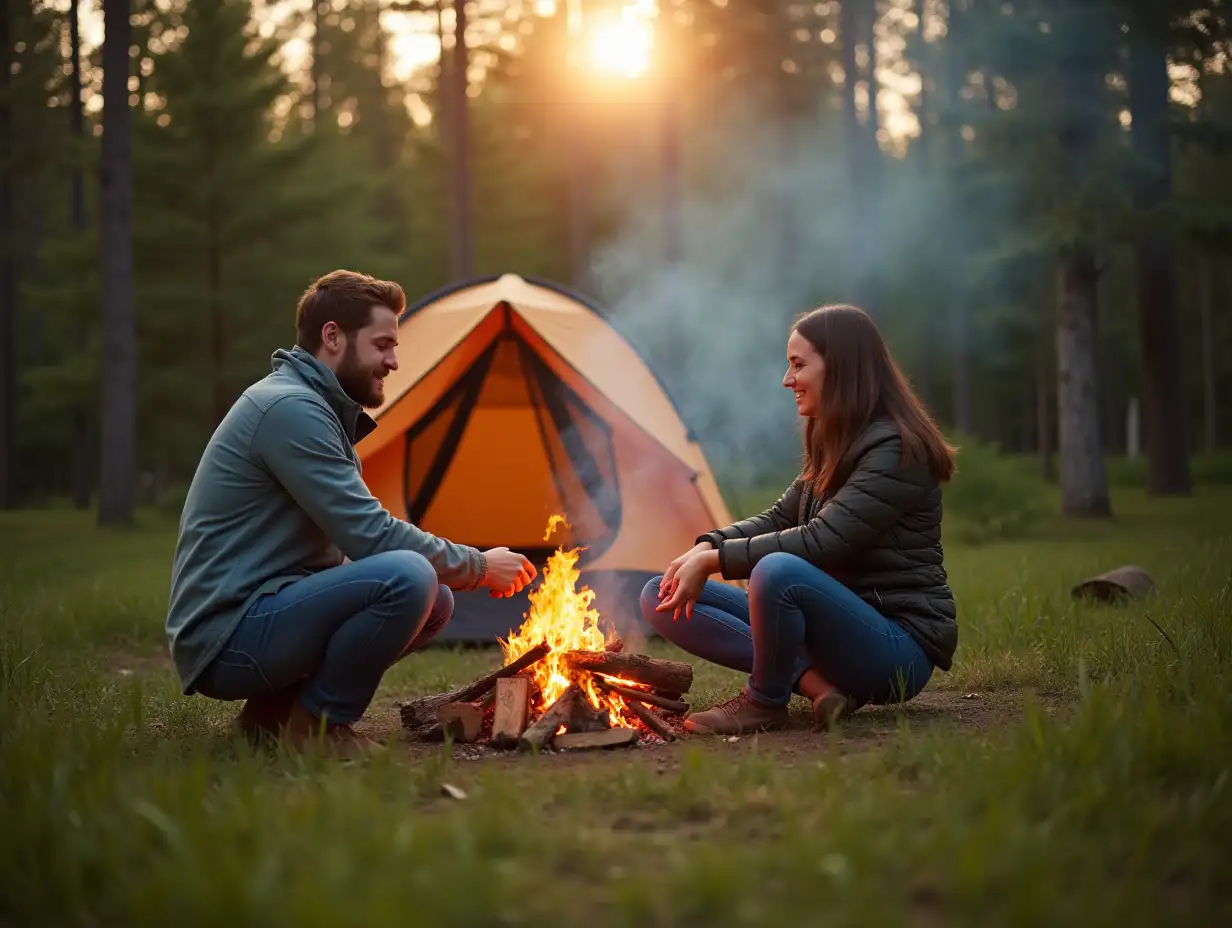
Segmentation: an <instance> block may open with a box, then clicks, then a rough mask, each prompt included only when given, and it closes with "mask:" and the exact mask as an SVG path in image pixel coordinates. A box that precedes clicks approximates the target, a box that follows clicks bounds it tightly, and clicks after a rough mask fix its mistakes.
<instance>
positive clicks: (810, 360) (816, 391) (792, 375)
mask: <svg viewBox="0 0 1232 928" xmlns="http://www.w3.org/2000/svg"><path fill="white" fill-rule="evenodd" d="M825 372H826V362H825V361H823V360H822V358H821V355H820V354H818V353H817V349H816V348H814V347H813V345H812V343H811V342H810V341H809V340H808V339H807V338H805V337H804V336H803V335H801V334H800V333H799V332H796V331H793V332H792V333H791V337H790V338H788V339H787V373H786V374H785V375H784V376H783V386H785V387H786V388H787V389H788V390H790V391H792V393H794V394H795V397H796V411H797V412H798V413H799V414H800V415H802V416H804V417H805V418H808V419H816V418H817V417H818V416H820V415H821V380H822V377H823V376H824V374H825Z"/></svg>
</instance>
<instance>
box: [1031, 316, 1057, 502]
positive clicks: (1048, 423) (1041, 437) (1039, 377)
mask: <svg viewBox="0 0 1232 928" xmlns="http://www.w3.org/2000/svg"><path fill="white" fill-rule="evenodd" d="M1049 360H1050V359H1049V357H1048V338H1047V337H1046V336H1041V337H1040V338H1039V339H1038V341H1037V343H1036V349H1035V427H1036V435H1035V450H1036V453H1037V454H1038V455H1039V469H1040V476H1041V477H1043V478H1044V480H1046V481H1051V480H1052V479H1053V476H1054V472H1053V468H1052V416H1051V415H1050V414H1049V409H1050V407H1051V406H1052V390H1051V389H1049V384H1050V383H1051V382H1052V370H1051V367H1052V365H1051V364H1050V363H1049Z"/></svg>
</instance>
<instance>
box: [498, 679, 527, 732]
mask: <svg viewBox="0 0 1232 928" xmlns="http://www.w3.org/2000/svg"><path fill="white" fill-rule="evenodd" d="M529 715H530V678H529V677H502V678H501V679H499V680H497V681H496V714H495V715H494V716H493V717H492V743H493V744H495V745H496V746H497V747H500V748H509V747H514V746H515V745H516V744H517V743H518V739H519V738H521V737H522V732H524V731H526V722H527V717H528V716H529Z"/></svg>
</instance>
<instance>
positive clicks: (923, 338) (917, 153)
mask: <svg viewBox="0 0 1232 928" xmlns="http://www.w3.org/2000/svg"><path fill="white" fill-rule="evenodd" d="M912 9H913V11H914V12H915V15H916V21H917V25H916V31H917V33H918V35H917V36H916V40H917V41H918V43H919V47H920V53H919V57H918V58H916V60H915V61H914V62H913V64H914V66H915V70H916V73H917V74H920V75H921V81H920V99H919V105H918V106H917V109H916V112H917V113H918V114H919V119H920V135H919V138H917V139H916V140H915V142H914V143H913V144H912V146H911V151H912V153H913V155H914V160H915V176H916V178H917V180H918V182H919V183H920V185H921V189H923V186H924V184H925V183H926V181H927V180H928V178H929V176H930V172H931V170H932V167H931V163H930V162H931V160H932V159H931V158H930V157H929V156H930V152H929V145H930V144H931V143H932V133H931V132H930V131H929V128H928V114H929V110H928V90H927V80H926V78H927V71H928V66H927V63H926V61H925V58H924V52H923V47H924V29H925V19H926V14H927V4H926V3H925V2H924V0H914V3H913V6H912ZM934 305H935V304H930V305H929V306H928V307H926V308H924V310H923V312H921V314H920V327H921V330H920V343H921V344H920V347H921V351H920V368H919V386H918V389H919V393H920V398H921V399H922V400H923V401H924V404H925V405H926V406H928V407H929V409H930V410H931V411H932V412H934V413H935V412H936V409H937V359H936V353H937V341H938V339H937V335H936V325H935V322H934V313H933V311H932V308H933V306H934Z"/></svg>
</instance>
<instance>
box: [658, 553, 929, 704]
mask: <svg viewBox="0 0 1232 928" xmlns="http://www.w3.org/2000/svg"><path fill="white" fill-rule="evenodd" d="M662 579H663V578H662V577H655V578H654V579H653V580H651V581H650V582H649V583H647V584H646V587H645V589H643V590H642V599H641V606H642V615H643V616H644V617H645V619H646V621H647V622H648V623H649V624H650V625H651V627H653V628H654V629H655V630H656V631H658V632H659V634H661V635H662V636H663V637H664V638H666V639H667V640H668V641H670V642H672V643H673V644H675V645H677V646H679V647H681V648H683V649H684V650H685V651H688V652H689V653H690V654H694V655H696V656H698V657H700V658H703V659H705V660H708V661H711V662H712V663H715V664H721V665H722V666H724V667H730V668H732V669H733V670H740V671H743V672H746V673H748V674H749V682H748V693H749V696H751V697H752V698H753V699H754V700H755V701H757V702H759V703H762V704H764V705H769V706H783V705H786V704H787V703H788V702H789V701H790V700H791V695H792V692H793V691H795V690H796V686H797V684H798V683H799V680H800V677H801V676H802V675H803V673H804V671H805V670H807V669H808V668H809V667H813V668H815V669H816V670H817V671H818V673H820V674H821V675H822V676H823V677H824V678H825V679H826V681H827V682H829V683H830V684H832V685H833V686H835V687H836V688H837V689H838V690H840V691H841V692H843V693H845V694H847V695H848V696H852V697H855V698H856V699H857V700H859V701H860V702H861V703H870V702H871V703H887V702H899V701H905V700H908V699H911V698H912V697H913V696H915V695H916V694H917V693H919V692H920V690H922V689H924V686H925V684H927V683H928V680H929V678H930V677H931V676H932V672H933V664H932V661H931V660H930V659H929V657H928V655H927V654H926V653H925V652H924V650H923V649H922V648H921V647H920V645H919V644H918V643H917V642H916V640H915V639H914V638H913V637H912V636H911V634H910V633H909V632H908V631H907V630H906V629H905V628H903V627H902V626H901V625H899V624H898V623H897V622H893V621H891V620H890V619H887V618H885V617H884V616H883V615H881V614H880V613H879V612H877V610H876V609H874V608H873V607H872V606H870V605H868V603H866V602H864V600H862V599H860V598H859V597H858V596H856V594H855V593H853V592H852V591H851V590H849V589H848V588H847V587H845V586H844V585H843V584H841V583H840V582H839V581H837V580H835V579H834V578H833V577H831V576H830V575H829V574H827V573H826V572H825V571H823V570H821V569H819V568H817V567H814V566H813V565H812V564H810V563H809V562H808V561H806V560H804V559H803V558H800V557H796V556H795V555H792V554H782V553H778V552H776V553H774V554H770V555H767V556H766V557H764V558H762V559H761V560H760V561H758V562H757V564H756V565H755V566H754V567H753V573H752V575H751V576H750V578H749V590H748V592H747V593H745V592H744V591H743V590H740V589H739V588H737V587H733V586H730V585H728V584H725V583H718V582H715V581H713V580H708V581H707V582H706V586H705V588H704V590H703V591H702V594H701V596H700V597H699V598H698V601H697V603H696V605H695V606H694V608H693V618H692V619H687V618H685V617H684V616H683V615H682V616H681V617H680V619H678V620H674V619H673V618H672V613H670V612H656V611H655V607H656V606H658V605H659V583H660V581H661V580H662Z"/></svg>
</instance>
